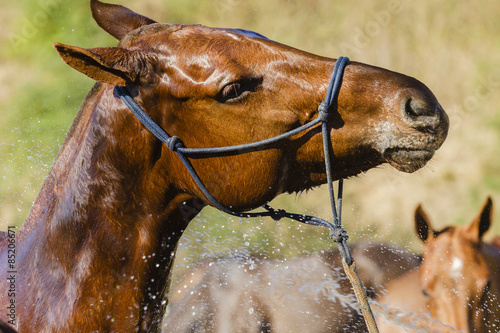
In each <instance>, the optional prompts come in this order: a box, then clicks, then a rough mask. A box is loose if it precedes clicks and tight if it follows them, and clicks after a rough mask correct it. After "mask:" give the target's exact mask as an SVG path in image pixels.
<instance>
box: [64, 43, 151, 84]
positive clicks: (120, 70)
mask: <svg viewBox="0 0 500 333" xmlns="http://www.w3.org/2000/svg"><path fill="white" fill-rule="evenodd" d="M54 48H55V49H56V51H57V53H59V56H60V57H61V58H62V59H63V60H64V62H65V63H67V64H68V65H70V66H71V67H73V68H74V69H76V70H77V71H79V72H81V73H83V74H85V75H87V76H88V77H90V78H92V79H94V80H96V81H99V82H103V83H110V84H113V85H117V86H125V85H126V84H129V83H137V82H138V79H139V78H140V72H141V68H140V67H139V65H140V64H141V63H142V62H140V61H138V58H139V56H138V53H139V52H133V51H129V50H126V49H123V48H120V47H102V48H94V49H83V48H80V47H76V46H69V45H64V44H60V43H55V44H54Z"/></svg>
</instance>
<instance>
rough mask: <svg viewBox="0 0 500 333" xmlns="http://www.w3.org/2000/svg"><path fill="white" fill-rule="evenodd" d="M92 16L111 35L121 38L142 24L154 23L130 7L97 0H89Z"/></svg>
mask: <svg viewBox="0 0 500 333" xmlns="http://www.w3.org/2000/svg"><path fill="white" fill-rule="evenodd" d="M90 10H91V11H92V17H94V20H95V21H96V22H97V24H98V25H99V26H100V27H101V28H103V29H104V30H105V31H106V32H107V33H109V34H110V35H111V36H113V37H115V38H116V39H118V40H121V39H122V38H123V37H124V36H125V35H126V34H127V33H129V32H130V31H132V30H135V29H137V28H139V27H142V26H144V25H148V24H152V23H156V21H153V20H152V19H150V18H147V17H146V16H142V15H139V14H137V13H135V12H133V11H131V10H130V9H128V8H126V7H123V6H120V5H113V4H109V3H104V2H100V1H98V0H90Z"/></svg>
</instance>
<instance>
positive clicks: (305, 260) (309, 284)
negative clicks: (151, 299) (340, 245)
mask: <svg viewBox="0 0 500 333" xmlns="http://www.w3.org/2000/svg"><path fill="white" fill-rule="evenodd" d="M352 255H353V257H354V259H355V261H356V266H357V268H358V273H359V275H360V277H361V280H362V281H363V283H364V285H365V287H366V288H367V290H368V294H369V295H370V296H372V297H373V296H374V295H376V294H378V292H379V291H380V290H381V289H382V288H383V286H384V285H385V284H386V283H387V282H388V281H390V280H392V279H394V278H397V277H399V276H400V275H402V274H403V273H405V272H407V271H408V270H411V269H414V268H415V267H417V266H418V264H419V263H420V260H418V259H417V258H416V257H415V256H414V255H412V254H410V253H407V252H405V251H403V250H401V249H398V248H396V247H393V246H388V245H385V244H380V243H373V244H371V243H368V242H363V243H358V244H355V245H354V246H353V247H352ZM340 260H341V259H340V255H339V253H338V252H327V253H323V254H312V255H309V256H305V257H297V258H293V259H290V260H285V261H283V260H271V259H265V258H261V257H256V256H253V255H248V254H245V255H240V256H239V257H235V258H234V257H233V258H221V259H217V260H213V261H208V260H207V261H204V262H202V263H199V264H197V265H195V266H194V267H193V268H192V269H190V270H189V271H188V272H187V273H186V275H185V276H184V277H183V278H182V279H181V280H180V281H179V282H178V283H177V284H176V286H175V287H174V288H172V290H171V294H170V297H169V300H170V303H169V311H168V312H169V314H168V315H167V316H166V318H165V320H164V323H163V325H164V327H165V330H164V332H178V333H188V332H199V333H202V332H213V333H215V332H221V333H222V332H255V333H259V332H275V333H280V332H309V333H312V332H317V333H319V332H325V333H326V332H329V333H334V332H339V333H340V332H366V324H365V322H364V320H363V317H362V315H361V313H360V312H358V304H357V302H356V298H355V296H354V294H353V292H352V286H351V284H350V282H349V280H348V279H347V277H346V275H345V273H344V271H343V268H342V263H341V262H340Z"/></svg>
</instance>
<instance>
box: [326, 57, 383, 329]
mask: <svg viewBox="0 0 500 333" xmlns="http://www.w3.org/2000/svg"><path fill="white" fill-rule="evenodd" d="M348 64H349V59H348V58H339V59H338V60H337V62H336V63H335V67H337V65H338V66H339V68H340V69H338V70H336V68H334V70H333V73H332V78H331V80H330V82H331V83H330V86H329V87H328V91H327V93H326V98H325V101H324V102H323V103H321V105H320V106H319V110H320V113H321V112H328V111H329V109H330V108H332V106H333V107H334V108H335V109H336V108H337V100H338V93H339V91H340V85H341V83H342V75H338V74H337V71H339V72H340V73H343V69H344V68H345V66H347V65H348ZM335 75H336V76H335ZM327 121H328V119H325V120H323V123H322V124H321V131H322V135H323V149H324V152H325V168H326V177H327V182H328V192H329V194H330V206H331V209H332V215H333V224H334V227H335V228H334V229H330V237H331V238H332V240H333V241H334V242H336V243H337V246H338V248H339V251H340V254H341V256H342V266H344V272H345V273H346V275H347V277H348V278H349V281H350V282H351V285H352V288H353V289H354V294H355V295H356V298H357V300H358V303H359V305H360V308H361V313H362V314H363V318H364V320H365V323H366V326H367V328H368V332H370V333H378V332H379V331H378V327H377V323H376V321H375V316H374V315H373V312H372V309H371V307H370V303H369V302H368V297H367V295H366V289H365V287H364V286H363V282H362V281H361V278H360V277H359V274H358V270H357V269H356V264H355V262H354V259H353V258H352V256H351V253H350V249H349V245H347V238H348V235H347V232H346V231H345V229H344V228H342V222H341V214H342V196H343V190H344V189H343V187H344V186H343V185H344V180H343V179H340V180H339V184H338V198H337V205H335V193H334V191H333V177H332V165H331V159H330V150H333V148H332V146H331V140H330V131H329V130H328V124H327Z"/></svg>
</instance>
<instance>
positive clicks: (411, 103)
mask: <svg viewBox="0 0 500 333" xmlns="http://www.w3.org/2000/svg"><path fill="white" fill-rule="evenodd" d="M404 112H405V114H406V115H408V116H410V117H411V118H413V119H415V120H416V119H417V118H419V117H432V116H436V112H435V110H434V109H433V108H431V107H430V106H429V104H428V103H426V102H425V101H423V100H421V99H414V98H412V97H409V98H408V99H407V100H406V102H405V103H404Z"/></svg>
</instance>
